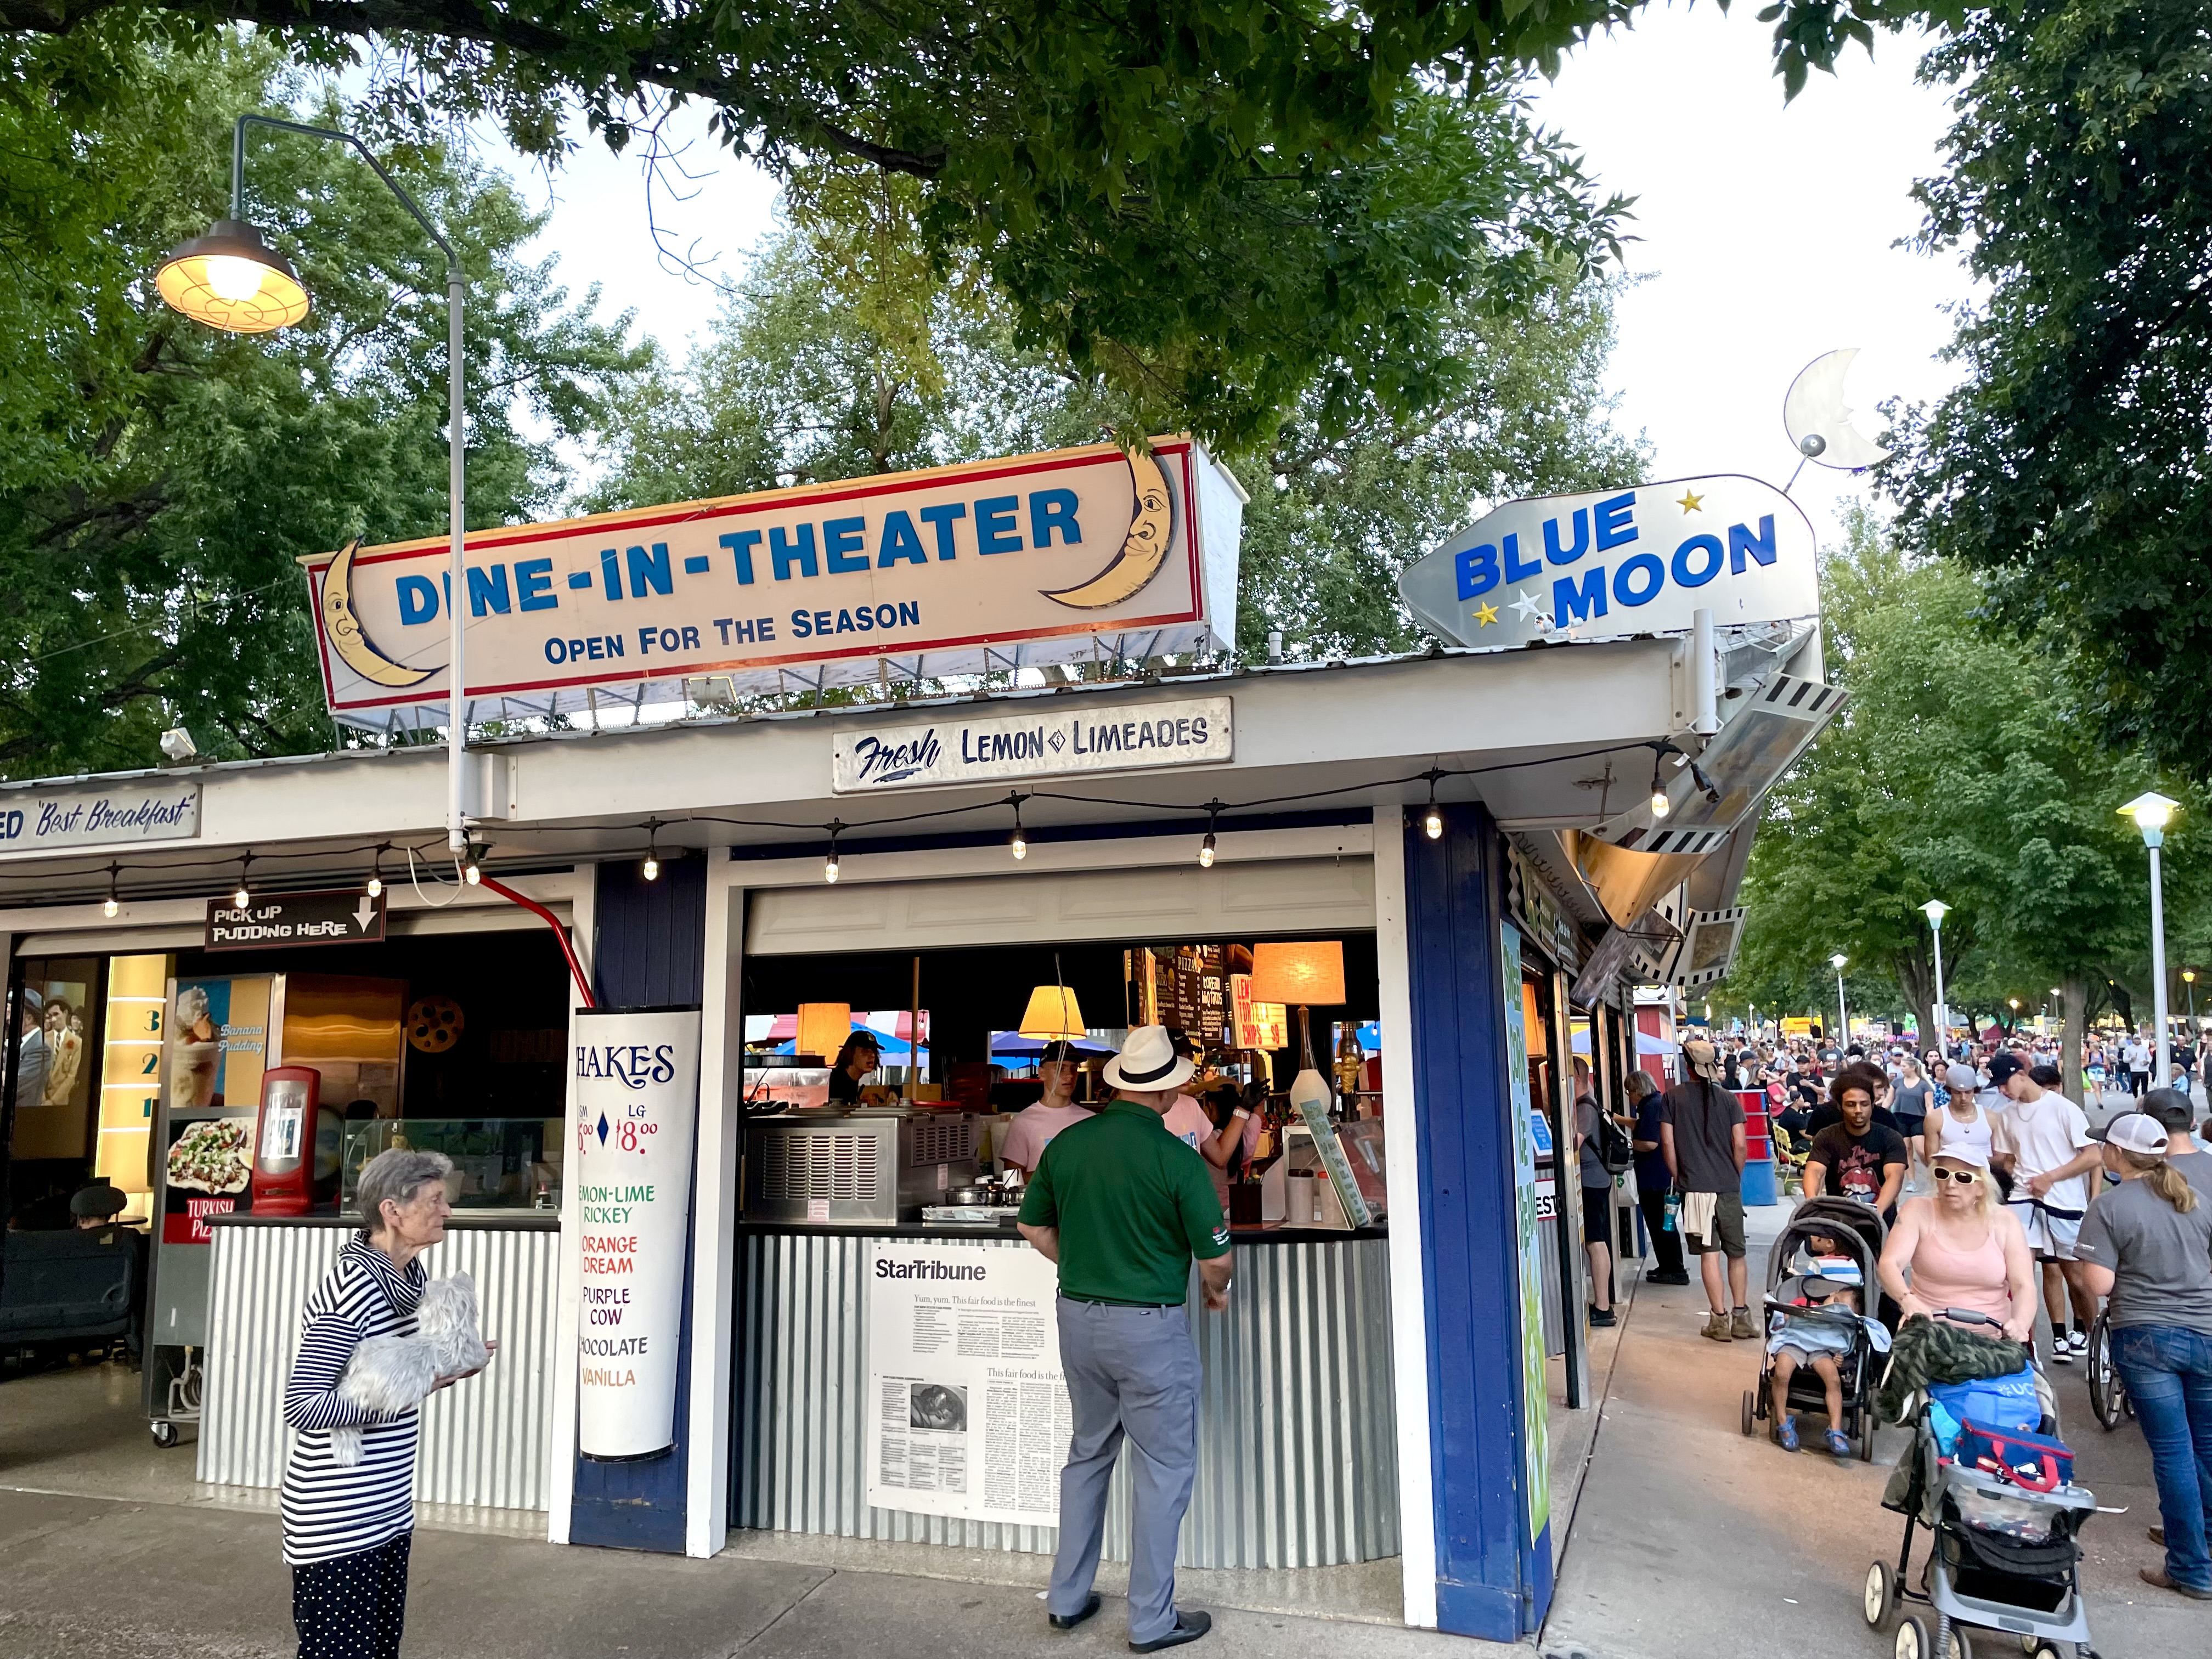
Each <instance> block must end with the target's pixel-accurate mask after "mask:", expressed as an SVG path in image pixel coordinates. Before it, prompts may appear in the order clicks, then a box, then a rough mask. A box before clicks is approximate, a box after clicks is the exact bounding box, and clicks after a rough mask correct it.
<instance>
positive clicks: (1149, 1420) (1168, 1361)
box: [1020, 1025, 1230, 1653]
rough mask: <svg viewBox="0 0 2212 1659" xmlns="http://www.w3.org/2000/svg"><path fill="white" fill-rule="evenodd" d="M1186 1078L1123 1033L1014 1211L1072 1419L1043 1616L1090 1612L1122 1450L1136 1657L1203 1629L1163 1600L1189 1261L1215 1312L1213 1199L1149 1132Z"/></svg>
mask: <svg viewBox="0 0 2212 1659" xmlns="http://www.w3.org/2000/svg"><path fill="white" fill-rule="evenodd" d="M1191 1071H1192V1066H1191V1062H1190V1061H1189V1060H1188V1059H1186V1058H1184V1057H1183V1056H1181V1055H1179V1054H1176V1051H1175V1043H1174V1042H1173V1040H1172V1039H1170V1036H1168V1033H1167V1029H1166V1028H1165V1027H1164V1026H1160V1025H1140V1026H1139V1027H1138V1028H1137V1029H1136V1030H1133V1031H1132V1032H1130V1033H1129V1039H1128V1041H1127V1042H1125V1043H1123V1044H1122V1045H1121V1053H1120V1054H1116V1055H1115V1057H1114V1058H1113V1059H1112V1060H1109V1061H1107V1062H1106V1070H1105V1077H1106V1081H1107V1082H1108V1083H1109V1085H1112V1087H1113V1089H1114V1091H1115V1097H1114V1099H1112V1100H1111V1101H1109V1102H1108V1103H1107V1105H1106V1109H1104V1110H1103V1111H1102V1112H1100V1113H1099V1114H1098V1115H1097V1116H1096V1117H1092V1118H1088V1119H1086V1120H1085V1121H1083V1122H1081V1123H1075V1124H1071V1125H1069V1126H1068V1127H1066V1128H1065V1129H1062V1130H1061V1131H1060V1133H1059V1134H1058V1135H1056V1136H1055V1137H1054V1139H1053V1141H1052V1144H1051V1145H1049V1146H1047V1147H1046V1148H1045V1149H1044V1156H1043V1157H1042V1159H1041V1160H1040V1161H1039V1162H1038V1164H1037V1170H1036V1178H1035V1179H1034V1180H1032V1181H1031V1182H1030V1186H1029V1191H1028V1192H1027V1194H1024V1197H1023V1199H1022V1212H1021V1218H1020V1226H1021V1231H1022V1237H1024V1238H1026V1239H1028V1240H1029V1242H1030V1243H1031V1244H1033V1245H1035V1246H1036V1248H1037V1249H1039V1250H1041V1251H1042V1252H1043V1253H1044V1254H1045V1255H1047V1256H1048V1257H1049V1258H1050V1259H1051V1260H1052V1261H1055V1262H1057V1263H1058V1264H1059V1265H1060V1309H1059V1312H1060V1370H1061V1371H1062V1372H1063V1374H1065V1376H1066V1378H1067V1398H1068V1404H1069V1407H1070V1408H1071V1410H1072V1413H1073V1419H1074V1434H1073V1437H1072V1438H1071V1439H1070V1441H1069V1443H1068V1448H1067V1463H1066V1467H1065V1468H1062V1469H1061V1470H1060V1550H1059V1553H1058V1554H1057V1555H1056V1556H1055V1557H1054V1561H1053V1566H1052V1588H1051V1589H1049V1590H1048V1592H1047V1593H1046V1595H1045V1612H1046V1613H1047V1615H1048V1619H1049V1620H1050V1622H1051V1625H1052V1627H1053V1628H1054V1630H1073V1629H1074V1628H1075V1626H1078V1625H1079V1624H1081V1623H1082V1622H1083V1621H1084V1620H1086V1619H1088V1618H1090V1617H1091V1614H1092V1613H1096V1612H1097V1611H1098V1596H1097V1593H1096V1592H1095V1591H1093V1590H1092V1589H1091V1583H1092V1582H1093V1581H1094V1580H1095V1579H1096V1578H1097V1576H1098V1554H1099V1551H1100V1549H1101V1547H1103V1544H1104V1542H1105V1537H1106V1488H1107V1485H1108V1483H1109V1481H1110V1480H1112V1478H1113V1474H1114V1464H1115V1459H1116V1458H1118V1457H1119V1456H1120V1455H1121V1443H1122V1441H1123V1440H1124V1439H1126V1440H1127V1441H1128V1443H1129V1445H1130V1448H1131V1451H1132V1454H1133V1455H1132V1456H1131V1459H1130V1463H1131V1474H1133V1476H1134V1477H1135V1480H1134V1485H1135V1488H1136V1491H1135V1503H1134V1504H1133V1506H1132V1508H1133V1515H1132V1516H1131V1521H1132V1525H1131V1532H1132V1534H1133V1536H1132V1538H1131V1541H1130V1552H1129V1646H1130V1649H1131V1650H1133V1651H1134V1652H1137V1653H1156V1652H1158V1650H1161V1649H1162V1648H1171V1647H1177V1646H1180V1645H1181V1644H1183V1643H1185V1642H1194V1641H1196V1640H1197V1639H1198V1638H1200V1637H1201V1636H1203V1635H1205V1634H1206V1632H1207V1631H1208V1630H1210V1629H1212V1626H1213V1620H1212V1618H1211V1617H1209V1616H1208V1615H1207V1614H1206V1613H1183V1612H1179V1611H1178V1610H1177V1609H1176V1604H1175V1559H1176V1541H1177V1540H1178V1539H1179V1538H1180V1536H1181V1535H1182V1517H1183V1511H1184V1510H1187V1509H1188V1508H1189V1507H1190V1488H1191V1480H1192V1478H1193V1476H1194V1474H1196V1472H1197V1468H1198V1392H1199V1382H1200V1374H1199V1364H1198V1349H1197V1347H1196V1346H1194V1343H1193V1342H1192V1340H1191V1333H1190V1314H1189V1310H1188V1307H1187V1306H1186V1303H1187V1300H1188V1287H1189V1284H1190V1268H1191V1263H1192V1261H1194V1260H1195V1261H1197V1263H1198V1273H1199V1281H1200V1287H1201V1290H1202V1291H1203V1294H1204V1297H1205V1302H1206V1307H1207V1308H1208V1309H1210V1310H1212V1311H1215V1312H1217V1313H1218V1312H1219V1311H1220V1310H1222V1309H1224V1308H1225V1307H1227V1306H1228V1305H1229V1274H1230V1257H1229V1226H1228V1224H1227V1222H1226V1221H1225V1219H1224V1218H1223V1216H1222V1213H1221V1200H1220V1198H1219V1196H1218V1194H1216V1193H1215V1192H1214V1190H1213V1178H1212V1176H1210V1175H1209V1174H1208V1173H1207V1172H1206V1160H1205V1159H1204V1158H1202V1157H1200V1155H1199V1153H1198V1152H1197V1150H1196V1149H1195V1148H1194V1147H1192V1146H1188V1145H1187V1144H1186V1143H1184V1142H1183V1141H1182V1140H1179V1139H1176V1137H1175V1136H1174V1135H1172V1134H1170V1133H1168V1128H1167V1125H1166V1123H1165V1122H1164V1121H1163V1117H1164V1114H1165V1113H1166V1112H1167V1110H1168V1109H1169V1108H1170V1107H1171V1106H1172V1105H1174V1104H1175V1099H1176V1093H1177V1092H1178V1091H1180V1090H1181V1088H1182V1085H1183V1084H1184V1083H1186V1082H1188V1080H1189V1078H1190V1074H1191Z"/></svg>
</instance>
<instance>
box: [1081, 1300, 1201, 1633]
mask: <svg viewBox="0 0 2212 1659" xmlns="http://www.w3.org/2000/svg"><path fill="white" fill-rule="evenodd" d="M1060 1369H1061V1370H1062V1371H1063V1372H1065V1373H1066V1377H1067V1401H1068V1405H1069V1407H1070V1408H1071V1412H1072V1413H1073V1418H1074V1420H1075V1434H1074V1437H1073V1439H1072V1440H1070V1441H1069V1443H1068V1447H1067V1466H1066V1468H1063V1469H1062V1470H1061V1471H1060V1553H1058V1554H1057V1555H1056V1556H1054V1559H1053V1564H1052V1589H1051V1590H1050V1592H1049V1593H1048V1595H1046V1597H1045V1607H1046V1610H1047V1611H1048V1612H1051V1613H1059V1614H1060V1615H1061V1616H1062V1617H1066V1616H1067V1615H1069V1614H1071V1613H1080V1612H1082V1611H1083V1605H1084V1603H1085V1601H1089V1600H1090V1598H1091V1581H1092V1580H1093V1579H1095V1578H1096V1577H1097V1576H1098V1551H1099V1548H1100V1547H1101V1546H1102V1545H1103V1543H1104V1541H1105V1537H1106V1487H1107V1485H1108V1483H1109V1481H1110V1480H1112V1479H1113V1477H1114V1463H1115V1459H1116V1458H1117V1457H1118V1456H1119V1455H1121V1442H1122V1441H1123V1440H1124V1439H1127V1441H1128V1443H1129V1454H1130V1455H1129V1462H1130V1469H1129V1472H1130V1474H1131V1475H1132V1476H1133V1477H1134V1484H1135V1498H1136V1503H1135V1505H1134V1508H1135V1514H1134V1516H1133V1522H1134V1524H1133V1528H1132V1532H1133V1538H1132V1540H1131V1543H1130V1550H1129V1639H1130V1640H1131V1641H1132V1642H1151V1641H1155V1640H1157V1639H1158V1638H1160V1637H1163V1636H1165V1635H1166V1634H1167V1633H1168V1632H1170V1630H1173V1629H1174V1628H1175V1623H1176V1607H1175V1563H1176V1545H1177V1543H1178V1542H1179V1541H1180V1540H1181V1539H1182V1516H1183V1511H1184V1510H1187V1509H1188V1508H1189V1507H1190V1484H1191V1480H1192V1477H1193V1476H1194V1474H1196V1473H1197V1468H1198V1389H1199V1365H1198V1349H1197V1347H1196V1346H1195V1345H1194V1343H1193V1342H1192V1340H1191V1334H1190V1313H1189V1310H1188V1309H1185V1308H1106V1307H1101V1306H1099V1305H1098V1304H1097V1303H1093V1302H1073V1301H1070V1300H1069V1299H1068V1298H1067V1297H1060Z"/></svg>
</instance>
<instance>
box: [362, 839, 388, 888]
mask: <svg viewBox="0 0 2212 1659" xmlns="http://www.w3.org/2000/svg"><path fill="white" fill-rule="evenodd" d="M391 845H392V843H391V842H384V843H382V844H381V845H380V846H379V847H378V848H377V849H376V852H375V853H374V855H373V856H372V857H371V858H370V860H369V864H368V896H369V897H371V898H382V897H383V896H384V849H385V848H386V847H389V846H391Z"/></svg>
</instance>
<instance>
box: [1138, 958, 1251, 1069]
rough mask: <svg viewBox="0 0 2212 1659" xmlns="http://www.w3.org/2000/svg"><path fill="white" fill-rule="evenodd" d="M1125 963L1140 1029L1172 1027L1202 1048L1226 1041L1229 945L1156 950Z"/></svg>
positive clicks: (1227, 1026)
mask: <svg viewBox="0 0 2212 1659" xmlns="http://www.w3.org/2000/svg"><path fill="white" fill-rule="evenodd" d="M1123 961H1124V963H1125V966H1126V968H1127V972H1128V974H1129V975H1130V977H1131V979H1132V980H1133V983H1134V989H1135V991H1136V996H1135V998H1134V999H1133V1000H1134V1003H1135V1006H1134V1009H1133V1012H1134V1013H1135V1015H1136V1016H1137V1018H1136V1021H1135V1023H1136V1024H1139V1025H1168V1026H1172V1027H1174V1028H1175V1029H1176V1030H1179V1031H1181V1032H1182V1033H1183V1034H1184V1035H1185V1036H1188V1038H1189V1039H1190V1040H1191V1041H1192V1042H1194V1043H1195V1044H1197V1045H1198V1046H1199V1047H1200V1048H1206V1047H1209V1046H1215V1045H1218V1044H1220V1043H1222V1042H1225V1041H1226V1040H1227V1034H1228V1030H1229V952H1228V947H1227V946H1225V945H1148V946H1146V947H1145V948H1144V949H1142V950H1138V951H1128V952H1127V953H1125V955H1124V957H1123Z"/></svg>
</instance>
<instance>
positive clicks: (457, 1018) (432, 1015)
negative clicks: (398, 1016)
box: [407, 996, 468, 1054]
mask: <svg viewBox="0 0 2212 1659" xmlns="http://www.w3.org/2000/svg"><path fill="white" fill-rule="evenodd" d="M466 1024H468V1021H467V1020H466V1018H464V1016H463V1015H462V1013H461V1005H460V1004H459V1003H458V1002H456V1001H454V1000H453V998H451V997H448V996H428V997H417V998H416V1000H415V1002H414V1005H413V1006H411V1007H410V1008H409V1009H408V1010H407V1046H408V1047H409V1048H414V1049H416V1050H417V1051H418V1052H420V1053H422V1054H444V1053H445V1052H446V1051H447V1049H448V1048H452V1047H453V1045H454V1044H455V1043H457V1042H459V1041H460V1040H461V1030H462V1028H463V1027H464V1026H465V1025H466Z"/></svg>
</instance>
